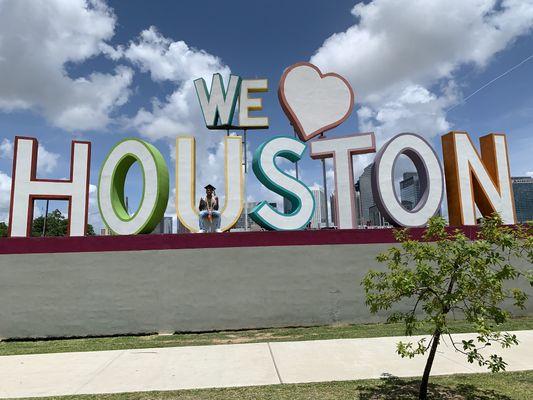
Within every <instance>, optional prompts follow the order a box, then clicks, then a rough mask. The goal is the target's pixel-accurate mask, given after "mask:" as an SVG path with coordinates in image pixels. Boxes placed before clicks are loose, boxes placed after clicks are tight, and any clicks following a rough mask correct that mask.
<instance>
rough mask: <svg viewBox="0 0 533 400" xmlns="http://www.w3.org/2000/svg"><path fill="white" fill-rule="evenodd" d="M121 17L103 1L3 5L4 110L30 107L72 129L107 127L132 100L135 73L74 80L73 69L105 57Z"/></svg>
mask: <svg viewBox="0 0 533 400" xmlns="http://www.w3.org/2000/svg"><path fill="white" fill-rule="evenodd" d="M115 22H116V18H115V16H114V14H113V12H112V10H111V9H110V8H108V7H107V6H106V5H105V4H104V3H103V2H102V1H100V0H87V1H86V0H48V1H46V2H35V1H31V0H17V1H3V2H0V55H1V56H0V87H1V88H2V90H1V91H0V110H2V111H4V112H9V111H11V110H15V109H28V110H33V111H36V112H38V113H41V114H42V115H44V116H45V118H46V119H47V120H48V121H49V122H50V123H52V124H53V125H55V126H57V127H60V128H63V129H66V130H89V129H99V128H104V127H105V126H106V125H107V124H108V123H109V121H110V114H111V113H112V112H114V111H115V110H116V108H117V107H118V106H120V105H122V104H123V103H124V102H125V101H126V100H127V98H128V95H129V89H128V87H129V85H130V84H131V81H132V76H133V71H132V70H131V68H128V67H125V66H118V67H116V68H115V71H114V73H106V74H103V73H91V74H89V75H88V76H84V77H77V78H71V77H70V76H69V74H68V67H69V66H71V65H75V64H79V63H82V62H84V61H86V60H87V59H89V58H91V57H95V56H98V55H100V54H104V55H108V56H109V57H113V56H114V53H113V51H115V50H114V49H112V48H110V46H109V45H108V44H107V43H106V41H107V40H109V39H111V37H112V36H113V34H114V28H115Z"/></svg>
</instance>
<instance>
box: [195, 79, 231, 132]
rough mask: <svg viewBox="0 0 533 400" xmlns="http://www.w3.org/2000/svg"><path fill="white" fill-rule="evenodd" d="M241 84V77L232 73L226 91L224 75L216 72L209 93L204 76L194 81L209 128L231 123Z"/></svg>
mask: <svg viewBox="0 0 533 400" xmlns="http://www.w3.org/2000/svg"><path fill="white" fill-rule="evenodd" d="M240 84H241V78H240V77H238V76H236V75H230V77H229V82H228V89H227V90H226V91H225V90H224V83H223V82H222V76H221V75H220V74H214V75H213V79H212V80H211V90H210V92H209V93H207V86H206V84H205V81H204V79H203V78H200V79H196V80H195V81H194V87H195V88H196V94H197V95H198V100H199V101H200V107H201V108H202V113H203V114H204V120H205V125H206V126H207V127H208V128H213V127H215V126H224V125H231V121H232V120H233V113H234V111H235V105H236V103H237V98H238V96H239V87H240Z"/></svg>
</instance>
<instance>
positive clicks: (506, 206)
mask: <svg viewBox="0 0 533 400" xmlns="http://www.w3.org/2000/svg"><path fill="white" fill-rule="evenodd" d="M479 142H480V144H481V158H480V157H479V154H478V152H477V151H476V148H475V147H474V144H473V143H472V141H471V140H470V137H469V136H468V134H467V133H466V132H450V133H448V134H446V135H444V136H443V137H442V152H443V158H444V170H445V172H446V195H447V197H448V213H449V216H450V225H455V226H457V225H475V224H476V215H475V206H474V203H475V204H476V205H477V206H478V208H479V211H481V214H482V215H483V216H484V217H488V216H490V215H491V214H492V213H494V212H497V213H498V214H500V217H501V218H502V220H503V223H505V224H515V223H516V216H515V209H514V200H513V190H512V186H511V178H510V172H509V159H508V157H507V141H506V138H505V135H504V134H490V135H486V136H483V137H481V138H479Z"/></svg>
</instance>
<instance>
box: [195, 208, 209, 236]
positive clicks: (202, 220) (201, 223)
mask: <svg viewBox="0 0 533 400" xmlns="http://www.w3.org/2000/svg"><path fill="white" fill-rule="evenodd" d="M207 214H209V213H208V212H207V211H206V210H204V211H200V216H199V217H198V226H199V227H200V231H201V232H205V231H206V226H205V220H206V219H207Z"/></svg>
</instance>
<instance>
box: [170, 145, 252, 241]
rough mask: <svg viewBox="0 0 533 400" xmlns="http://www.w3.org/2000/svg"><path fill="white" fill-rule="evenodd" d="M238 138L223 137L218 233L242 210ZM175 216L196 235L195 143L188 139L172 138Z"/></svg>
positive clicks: (242, 179)
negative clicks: (223, 179) (222, 200)
mask: <svg viewBox="0 0 533 400" xmlns="http://www.w3.org/2000/svg"><path fill="white" fill-rule="evenodd" d="M241 140H242V139H241V137H240V136H226V137H225V153H226V157H225V167H224V170H225V173H226V186H225V188H226V193H225V197H226V199H225V204H224V207H223V209H222V211H221V214H222V221H221V224H220V229H222V230H223V231H226V230H228V229H230V228H232V227H233V226H234V225H235V224H236V223H237V220H238V219H239V217H240V215H241V213H242V210H243V206H244V174H243V170H242V141H241ZM176 213H177V215H178V218H179V220H180V221H181V223H182V224H183V225H184V226H185V227H186V228H187V229H188V230H189V231H191V232H198V230H199V226H198V204H197V203H196V142H195V139H194V137H192V136H181V137H178V138H176Z"/></svg>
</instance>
